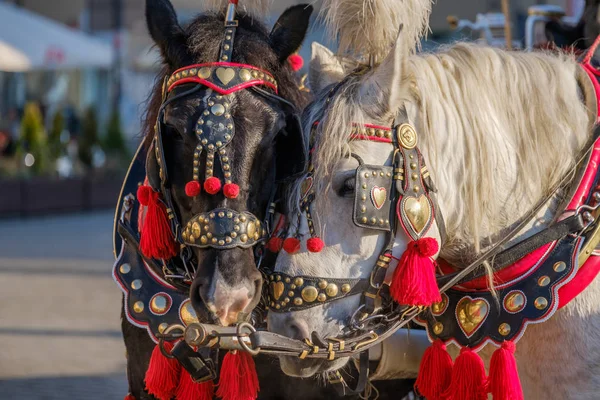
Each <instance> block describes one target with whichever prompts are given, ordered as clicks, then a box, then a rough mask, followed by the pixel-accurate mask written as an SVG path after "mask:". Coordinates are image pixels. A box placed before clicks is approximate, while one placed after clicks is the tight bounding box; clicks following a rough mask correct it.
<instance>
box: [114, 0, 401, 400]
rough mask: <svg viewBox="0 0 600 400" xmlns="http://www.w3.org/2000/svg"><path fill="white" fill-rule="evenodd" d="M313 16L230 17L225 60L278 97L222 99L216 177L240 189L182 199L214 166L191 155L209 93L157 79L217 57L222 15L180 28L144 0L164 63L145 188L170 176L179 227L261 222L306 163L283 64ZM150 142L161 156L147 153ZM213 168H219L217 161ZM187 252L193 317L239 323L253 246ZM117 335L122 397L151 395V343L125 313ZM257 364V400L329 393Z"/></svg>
mask: <svg viewBox="0 0 600 400" xmlns="http://www.w3.org/2000/svg"><path fill="white" fill-rule="evenodd" d="M311 13H312V7H310V6H306V5H299V6H295V7H291V8H289V9H288V10H286V11H285V12H284V13H283V14H282V16H281V17H280V18H279V20H278V21H277V23H276V24H275V26H274V28H273V29H272V31H271V32H269V31H268V30H267V29H266V28H265V27H264V26H263V24H261V23H260V22H258V21H257V20H256V19H254V18H252V17H251V16H249V15H246V14H245V13H237V15H236V16H235V17H236V20H237V21H238V22H237V28H236V33H235V37H234V38H233V39H231V40H232V47H233V49H232V50H233V51H232V53H231V54H230V58H229V59H228V60H227V61H231V62H235V63H238V64H243V65H247V66H252V67H256V68H259V69H260V70H263V71H265V72H267V73H268V74H270V75H271V76H272V77H273V78H274V81H275V82H277V84H278V92H277V95H276V96H273V95H272V93H271V94H269V92H268V91H266V90H240V91H236V92H234V93H231V94H228V95H227V96H228V97H227V102H228V107H230V108H228V113H229V114H230V120H231V121H232V125H233V126H234V128H235V136H234V137H233V138H232V139H231V143H230V144H229V145H228V160H227V164H228V167H227V170H226V172H225V171H223V173H229V175H224V177H227V176H232V177H233V179H234V180H235V183H236V184H237V185H238V186H239V194H238V195H237V196H230V197H227V196H224V195H223V194H222V193H216V194H212V195H211V194H209V193H207V192H206V191H200V192H199V193H196V194H194V196H190V195H189V192H186V184H188V183H189V182H190V181H192V180H194V179H196V177H194V176H193V175H194V172H193V170H194V168H195V167H196V166H197V165H201V168H204V167H202V165H204V166H208V165H209V162H210V166H212V165H213V164H212V162H213V160H212V159H209V158H207V156H206V154H204V155H202V156H201V157H200V158H198V156H197V155H196V149H197V148H198V145H199V143H198V142H199V139H198V135H197V134H198V125H197V124H198V121H199V120H201V119H202V115H203V112H206V104H207V99H208V98H209V97H210V96H213V95H215V93H214V92H213V91H212V90H211V88H209V87H198V85H196V84H194V83H193V82H190V83H184V84H182V85H180V86H178V87H175V88H173V89H172V90H170V89H169V90H168V91H167V90H165V89H168V88H167V86H168V85H166V86H165V82H168V80H167V79H165V78H168V77H170V76H172V74H173V73H174V72H175V71H177V70H179V69H181V68H184V67H188V66H194V65H197V64H208V63H214V62H215V61H217V60H219V61H220V60H222V59H224V58H222V57H223V53H222V52H223V40H224V25H223V21H224V20H225V15H224V14H222V13H207V14H203V15H200V16H198V17H196V18H195V19H194V20H193V21H192V22H191V23H190V24H189V25H187V26H186V27H182V26H181V25H180V24H179V23H178V21H177V16H176V13H175V10H174V8H173V6H172V4H171V3H170V2H169V0H147V1H146V18H147V24H148V28H149V31H150V35H151V36H152V38H153V40H154V41H155V43H156V45H157V46H158V48H159V49H160V51H161V53H162V57H163V63H164V65H163V69H162V71H161V73H160V74H159V76H158V79H157V83H156V85H155V87H154V90H153V93H152V95H151V98H150V101H149V104H148V110H147V118H146V120H145V143H146V146H147V148H148V149H150V150H149V154H150V156H149V158H148V163H147V175H148V180H149V181H150V183H151V184H152V186H153V187H154V188H159V187H161V181H162V180H163V178H164V176H163V173H168V177H169V178H168V179H169V182H168V186H167V187H166V188H165V186H164V185H162V190H163V191H164V190H165V189H166V190H168V193H162V194H163V196H164V195H168V196H170V198H171V204H172V206H173V210H172V212H173V213H174V217H175V219H176V220H178V221H180V222H181V225H182V226H185V225H186V224H187V223H188V222H189V221H190V220H191V219H193V218H195V217H196V216H198V215H203V214H207V213H210V212H211V211H212V210H221V209H227V210H233V211H234V212H236V213H249V214H251V215H253V216H255V217H256V219H257V220H258V221H262V220H264V219H265V217H266V214H267V209H268V206H269V204H270V202H271V200H272V196H273V189H274V188H275V187H276V183H277V182H278V181H282V180H284V179H285V178H286V177H287V176H290V175H292V174H294V173H295V172H297V171H298V170H301V169H302V168H303V167H304V162H305V154H304V150H305V147H306V146H305V144H304V143H303V142H302V135H301V133H300V132H298V131H297V129H298V125H297V123H296V119H295V115H294V113H295V109H294V105H295V106H296V107H298V109H301V108H302V107H303V106H304V105H305V104H306V102H307V100H308V99H307V98H306V93H304V92H301V91H300V90H299V89H298V84H297V81H296V78H295V75H294V73H293V71H292V69H291V67H290V66H289V63H288V58H289V56H290V55H292V54H293V53H294V52H295V51H296V50H297V49H298V48H299V47H300V46H301V44H302V41H303V40H304V37H305V34H306V31H307V29H308V25H309V19H310V16H311ZM209 104H210V103H209ZM159 117H160V121H159V123H160V124H161V132H160V140H157V135H158V133H157V120H158V119H159ZM158 143H160V146H161V148H162V154H160V152H159V153H158V154H157V153H156V152H155V151H154V150H155V147H156V146H157V144H158ZM160 158H162V160H161V159H160ZM214 162H215V163H217V161H216V160H215V161H214ZM221 164H222V165H221V167H223V166H224V161H223V160H222V159H221ZM161 165H162V166H164V170H163V171H161V169H162V168H163V167H161ZM192 166H194V168H192ZM197 172H198V173H200V174H202V173H204V172H205V171H203V170H200V171H197ZM215 175H217V173H215ZM221 177H223V176H221ZM240 215H241V214H240ZM184 238H185V234H184ZM184 240H185V239H184ZM225 247H226V246H225ZM188 248H189V249H190V250H191V253H192V254H191V260H192V261H193V264H194V268H193V269H194V270H195V274H194V276H193V279H192V282H191V284H190V285H189V297H190V299H191V301H192V305H193V308H194V310H195V312H196V314H197V316H198V318H199V319H200V320H202V321H207V322H213V323H221V324H224V325H228V324H232V323H235V322H237V321H238V320H243V319H247V318H248V315H249V313H250V312H251V310H252V309H253V308H254V307H255V306H256V305H257V304H258V302H259V300H260V296H261V287H262V276H261V274H260V272H259V271H258V269H257V268H256V264H257V262H256V260H255V252H254V248H252V247H244V246H240V247H231V248H211V247H206V246H205V247H200V246H199V247H193V246H192V247H188ZM173 262H175V263H177V262H178V261H173ZM179 287H181V286H179ZM122 331H123V336H124V340H125V346H126V349H127V376H128V381H129V390H130V394H131V395H132V396H133V397H134V398H136V399H153V398H154V397H153V396H151V395H150V394H148V393H147V391H146V389H145V383H144V377H145V374H146V370H147V369H148V365H149V360H150V357H151V354H152V351H153V349H154V346H155V344H154V342H153V341H152V340H151V338H150V337H149V335H148V332H147V331H146V330H144V329H140V328H138V327H136V326H134V325H132V324H131V323H130V322H129V321H128V320H127V318H125V314H124V313H123V318H122ZM256 364H257V372H258V376H259V380H260V382H261V383H262V388H261V392H260V398H264V399H295V398H298V399H321V398H335V397H337V395H336V394H335V393H334V392H333V391H332V389H331V388H328V387H324V386H323V385H321V384H319V381H318V380H317V379H315V380H308V381H307V380H299V379H294V378H289V377H286V376H285V375H283V374H282V373H281V372H280V368H279V366H278V365H277V361H276V360H275V359H271V358H266V357H260V356H259V357H257V359H256ZM401 385H402V384H401ZM384 386H386V385H385V384H384V385H383V386H382V387H381V388H383V387H384ZM393 388H394V390H393V391H391V393H390V395H393V396H394V398H396V397H397V396H398V395H399V392H398V390H399V386H398V385H397V384H396V385H394V386H393ZM382 397H383V398H386V396H382Z"/></svg>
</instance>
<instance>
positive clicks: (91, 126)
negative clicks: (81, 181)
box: [78, 107, 98, 168]
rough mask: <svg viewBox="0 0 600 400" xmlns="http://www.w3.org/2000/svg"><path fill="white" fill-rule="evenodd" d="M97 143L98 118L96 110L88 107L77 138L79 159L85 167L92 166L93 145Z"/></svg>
mask: <svg viewBox="0 0 600 400" xmlns="http://www.w3.org/2000/svg"><path fill="white" fill-rule="evenodd" d="M97 144H98V119H97V117H96V110H94V108H93V107H90V108H88V109H87V111H86V112H85V116H84V118H83V128H82V133H81V137H80V138H79V148H78V154H79V160H81V162H82V163H83V165H85V166H86V167H87V168H92V165H93V153H92V151H93V147H94V145H97Z"/></svg>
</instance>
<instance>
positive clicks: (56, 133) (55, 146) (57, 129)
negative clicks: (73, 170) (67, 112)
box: [48, 111, 66, 160]
mask: <svg viewBox="0 0 600 400" xmlns="http://www.w3.org/2000/svg"><path fill="white" fill-rule="evenodd" d="M64 129H65V117H64V116H63V113H62V112H61V111H57V113H56V114H55V115H54V118H53V119H52V127H51V129H50V134H49V135H48V150H49V151H50V157H52V159H53V160H56V159H57V158H59V157H60V156H62V155H63V154H64V153H65V151H66V146H65V145H64V144H63V143H62V141H61V135H62V133H63V131H64Z"/></svg>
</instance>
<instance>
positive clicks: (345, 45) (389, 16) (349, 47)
mask: <svg viewBox="0 0 600 400" xmlns="http://www.w3.org/2000/svg"><path fill="white" fill-rule="evenodd" d="M431 4H432V0H323V8H322V9H321V13H322V15H323V18H324V19H325V23H326V25H327V28H328V31H329V34H330V36H331V37H332V38H333V39H338V40H339V47H338V51H339V53H340V54H343V55H348V54H352V55H353V56H355V57H360V56H363V58H367V60H368V57H369V56H375V57H377V58H378V59H379V61H381V60H382V59H383V58H385V56H386V55H387V54H388V52H389V51H390V48H391V47H392V45H393V44H394V43H395V42H396V38H397V35H398V27H399V26H400V24H402V23H404V36H403V37H404V44H403V45H404V46H405V47H404V48H406V49H410V51H411V52H414V51H415V50H416V49H417V48H418V47H419V46H420V41H421V38H422V37H423V36H425V35H426V34H427V32H428V30H429V16H430V14H431Z"/></svg>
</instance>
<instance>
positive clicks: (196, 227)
mask: <svg viewBox="0 0 600 400" xmlns="http://www.w3.org/2000/svg"><path fill="white" fill-rule="evenodd" d="M200 234H201V231H200V224H199V223H197V222H194V223H193V224H192V235H194V239H198V238H199V237H200Z"/></svg>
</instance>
